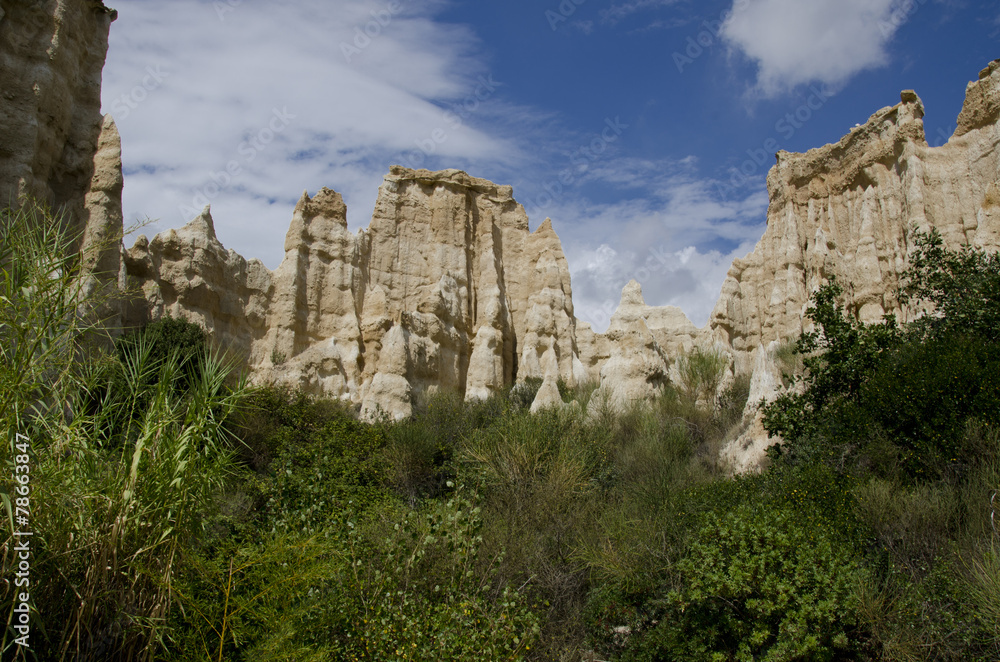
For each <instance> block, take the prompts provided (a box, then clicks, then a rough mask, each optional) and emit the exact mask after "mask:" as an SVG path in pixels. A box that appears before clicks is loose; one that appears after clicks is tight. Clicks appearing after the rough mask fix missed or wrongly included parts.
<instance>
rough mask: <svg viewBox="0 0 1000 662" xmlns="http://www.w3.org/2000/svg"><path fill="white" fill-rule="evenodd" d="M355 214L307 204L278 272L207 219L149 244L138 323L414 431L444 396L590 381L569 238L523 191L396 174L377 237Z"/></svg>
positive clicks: (137, 275)
mask: <svg viewBox="0 0 1000 662" xmlns="http://www.w3.org/2000/svg"><path fill="white" fill-rule="evenodd" d="M346 213H347V209H346V207H345V205H344V202H343V199H342V198H341V196H340V195H339V194H337V193H335V192H333V191H330V190H328V189H324V190H322V191H320V192H319V193H318V194H317V195H316V196H315V197H312V198H310V197H309V196H308V195H305V194H304V195H303V196H302V199H301V200H300V201H299V204H298V205H297V206H296V209H295V212H294V217H293V220H292V224H291V227H290V228H289V231H288V234H287V236H286V240H285V258H284V260H283V261H282V263H281V265H280V266H279V267H278V269H277V270H276V271H275V272H273V273H271V272H270V271H268V270H267V269H266V268H265V267H264V265H262V264H261V263H260V262H258V261H254V260H252V261H250V262H247V261H245V260H244V259H243V258H241V257H240V256H238V255H236V254H235V253H233V252H231V251H229V252H227V251H226V250H225V249H224V248H223V246H222V245H221V244H220V243H219V241H218V239H217V238H216V236H215V230H214V226H213V224H212V218H211V214H210V212H209V210H207V209H206V210H205V212H204V213H203V214H202V215H201V217H199V218H197V219H195V220H194V221H192V222H191V223H190V224H188V225H187V226H186V227H184V228H182V229H181V230H170V231H168V232H165V233H162V234H160V235H158V236H157V237H155V238H154V239H153V240H152V241H150V240H147V239H146V238H144V237H141V238H140V239H139V240H138V241H137V243H136V245H135V247H134V248H132V249H131V250H130V251H129V252H128V255H127V260H126V262H127V271H128V274H129V276H130V277H131V278H132V280H133V282H134V283H135V284H136V285H138V286H139V287H140V288H141V289H142V291H143V293H144V298H145V300H146V302H147V306H146V309H145V311H139V314H138V315H136V316H134V319H132V320H131V322H132V323H133V324H139V323H141V322H142V321H143V320H144V319H155V318H158V317H160V316H162V315H164V314H172V315H176V316H183V317H186V318H188V319H192V320H194V321H196V322H198V323H200V324H202V325H203V326H204V327H205V328H206V329H207V330H209V331H210V332H211V334H212V335H213V337H214V338H216V339H217V340H219V341H220V342H221V343H222V344H223V345H224V346H226V347H229V348H232V349H234V350H236V351H238V352H240V353H241V354H242V355H243V356H245V357H246V359H247V361H248V363H249V365H250V367H251V368H252V369H253V370H254V372H255V374H256V376H257V377H258V379H262V380H269V381H274V382H278V383H287V384H291V385H294V386H296V387H299V388H303V389H305V390H307V391H310V392H314V393H323V394H325V395H330V396H335V397H341V398H345V399H349V400H351V401H353V402H355V403H358V404H360V405H361V406H362V411H363V413H364V414H365V415H366V416H367V417H369V418H371V417H375V416H378V415H380V412H385V413H386V414H388V415H389V416H391V417H393V418H402V417H406V416H409V415H410V412H411V411H412V405H413V403H414V399H415V398H416V397H418V396H419V394H421V393H433V392H435V391H437V390H441V389H449V390H457V391H459V392H461V393H464V394H465V395H466V397H468V398H485V397H488V396H489V395H490V394H491V393H493V392H496V391H498V390H499V389H501V388H503V387H504V386H507V385H510V384H512V383H513V382H514V380H515V378H517V379H522V380H523V379H526V378H529V377H538V378H542V379H548V380H550V381H552V382H553V383H555V381H557V380H558V379H562V380H564V381H565V382H566V383H567V384H570V385H572V384H574V383H576V381H577V380H578V379H583V378H585V376H586V370H585V368H584V366H583V363H582V362H581V360H580V358H579V355H578V352H577V349H576V343H575V328H576V320H575V318H574V317H573V303H572V290H571V288H570V277H569V268H568V266H567V264H566V258H565V256H564V255H563V252H562V246H561V244H560V242H559V238H558V236H556V234H555V231H554V230H553V229H552V223H551V221H548V220H546V221H545V222H544V223H543V224H542V225H541V227H539V228H538V229H537V230H535V232H529V230H528V217H527V215H526V214H525V212H524V208H523V207H521V206H520V205H518V204H517V203H516V202H515V201H514V199H513V197H512V193H511V189H510V187H503V186H497V185H495V184H493V183H491V182H488V181H485V180H482V179H475V178H472V177H469V176H468V175H467V174H465V173H463V172H459V171H457V170H446V171H442V172H429V171H426V170H420V171H414V170H407V169H405V168H401V167H394V168H393V169H392V171H391V173H390V174H389V175H388V176H387V177H386V178H385V182H384V183H383V185H382V187H381V189H380V194H379V198H378V202H377V204H376V207H375V213H374V216H373V218H372V222H371V225H370V226H369V227H368V228H367V229H366V230H361V231H360V232H359V233H358V234H357V235H354V234H351V233H350V232H349V231H348V229H347V217H346ZM548 392H549V391H548V390H546V391H545V392H544V393H548ZM543 397H544V394H543Z"/></svg>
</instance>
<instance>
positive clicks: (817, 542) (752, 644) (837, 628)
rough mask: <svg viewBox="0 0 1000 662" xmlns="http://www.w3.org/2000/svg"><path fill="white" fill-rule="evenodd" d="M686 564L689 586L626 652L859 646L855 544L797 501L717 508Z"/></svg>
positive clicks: (751, 655)
mask: <svg viewBox="0 0 1000 662" xmlns="http://www.w3.org/2000/svg"><path fill="white" fill-rule="evenodd" d="M687 551H688V553H687V555H685V557H684V558H682V559H681V560H680V561H679V562H678V564H677V566H676V573H677V575H678V582H679V583H680V588H679V589H677V590H675V591H672V592H670V593H669V594H668V595H667V597H666V603H667V609H666V612H665V614H664V616H663V617H662V619H661V620H660V623H659V624H658V625H657V626H656V627H655V628H653V630H652V631H651V632H650V633H649V635H648V636H646V637H645V638H644V639H643V640H642V641H641V643H638V644H637V645H635V646H629V651H628V652H627V654H626V655H625V656H624V657H623V659H625V660H706V661H708V660H730V659H736V660H773V661H779V660H801V659H816V660H819V659H833V658H834V657H836V656H837V655H841V654H843V653H844V652H845V651H847V650H849V649H850V647H851V646H852V640H853V639H854V636H853V632H852V630H853V627H854V625H855V618H854V617H853V612H854V598H853V591H854V588H855V586H856V585H857V584H858V583H859V582H861V581H863V574H862V570H861V568H860V567H859V565H858V563H857V561H856V560H854V559H853V558H852V554H851V551H852V550H851V548H850V547H845V546H843V545H841V544H838V543H837V542H836V540H835V539H834V538H833V537H832V536H831V535H829V533H827V532H826V531H825V530H824V529H822V528H819V527H810V526H808V525H803V523H802V521H801V520H800V519H799V518H797V517H795V515H794V514H793V513H792V512H791V511H788V510H764V509H761V508H758V507H754V506H750V505H743V506H741V507H739V508H737V509H736V510H735V511H732V512H730V513H727V514H724V515H717V514H714V513H713V514H709V515H708V516H706V517H705V519H704V521H703V522H702V523H701V525H700V526H699V528H698V529H697V531H696V533H695V535H694V537H693V540H692V542H691V544H690V546H689V547H688V550H687Z"/></svg>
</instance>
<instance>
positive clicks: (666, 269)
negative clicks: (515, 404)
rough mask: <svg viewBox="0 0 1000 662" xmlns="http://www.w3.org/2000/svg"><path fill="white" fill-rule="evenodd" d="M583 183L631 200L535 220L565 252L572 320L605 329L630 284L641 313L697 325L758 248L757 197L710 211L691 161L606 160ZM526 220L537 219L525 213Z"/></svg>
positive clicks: (575, 203)
mask: <svg viewBox="0 0 1000 662" xmlns="http://www.w3.org/2000/svg"><path fill="white" fill-rule="evenodd" d="M586 177H587V183H589V184H591V185H597V184H604V185H608V186H613V187H619V188H627V189H630V190H631V191H632V192H633V195H631V196H629V198H628V199H627V200H625V201H623V202H617V203H610V204H599V203H595V202H593V201H592V200H589V199H587V197H586V196H582V195H581V196H579V197H575V198H567V199H566V200H564V201H562V202H561V204H559V205H557V206H556V207H555V208H554V209H546V210H545V211H546V212H547V213H548V215H549V216H551V217H552V218H553V220H554V222H555V226H554V227H555V229H556V232H558V233H559V234H560V237H561V239H562V241H563V246H564V248H565V250H566V256H567V260H568V261H569V264H570V270H571V272H572V274H573V300H574V302H575V306H576V314H577V317H579V318H580V319H582V320H584V321H587V322H591V323H592V324H593V325H594V327H595V328H596V329H598V330H604V329H605V328H607V325H608V322H609V321H610V317H611V315H612V314H613V313H614V311H615V309H616V308H617V306H618V303H619V299H620V297H621V290H622V288H623V287H624V286H625V284H626V283H627V282H628V281H629V280H631V279H633V278H635V279H637V280H639V282H640V283H641V284H642V286H643V294H644V296H645V298H646V302H647V303H649V304H650V305H674V306H679V307H681V308H682V309H683V310H684V311H685V312H686V313H687V314H688V316H689V317H690V318H691V320H692V321H693V322H694V323H695V324H698V325H699V326H701V325H704V324H705V323H706V322H707V321H708V317H709V314H710V313H711V310H712V307H713V306H714V305H715V301H716V300H717V299H718V297H719V293H720V290H721V287H722V283H723V281H724V280H725V276H726V272H727V271H728V269H729V266H730V265H731V263H732V261H733V259H735V258H736V257H743V256H744V255H746V254H747V253H749V252H750V251H752V250H753V247H754V245H755V243H756V242H757V241H758V240H759V239H760V235H761V233H762V231H763V227H764V220H765V217H766V209H767V195H766V193H764V192H763V191H750V192H748V193H747V194H746V195H745V196H744V197H742V198H740V199H737V200H735V201H730V202H720V201H719V200H718V198H717V196H715V194H714V191H715V184H714V182H711V181H707V180H703V179H700V178H698V175H697V163H696V161H695V160H694V159H684V160H681V161H647V160H638V159H613V160H609V161H607V162H605V163H602V164H600V165H599V166H594V167H592V168H590V170H589V171H588V173H587V175H586ZM582 188H583V189H584V190H586V189H587V187H582ZM528 212H529V214H533V215H534V216H536V217H540V214H539V212H538V211H536V210H533V209H532V208H530V207H529V208H528ZM562 219H571V224H566V223H564V222H563V221H562Z"/></svg>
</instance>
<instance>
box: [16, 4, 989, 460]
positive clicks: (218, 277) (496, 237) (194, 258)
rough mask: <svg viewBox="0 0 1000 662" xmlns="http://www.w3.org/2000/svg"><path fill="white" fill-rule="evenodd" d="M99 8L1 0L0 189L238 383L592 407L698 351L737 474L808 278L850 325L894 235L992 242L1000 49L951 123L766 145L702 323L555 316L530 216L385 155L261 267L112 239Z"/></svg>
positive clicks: (136, 311)
mask: <svg viewBox="0 0 1000 662" xmlns="http://www.w3.org/2000/svg"><path fill="white" fill-rule="evenodd" d="M114 19H115V12H114V11H113V10H110V9H108V8H107V7H105V6H104V5H103V3H102V2H100V1H99V0H75V1H74V0H46V1H43V2H35V3H24V2H15V1H14V0H0V62H2V63H3V67H2V68H0V85H2V88H3V89H4V95H2V96H0V135H3V136H4V144H3V147H2V148H0V196H3V197H4V198H6V200H7V201H8V202H11V203H12V202H15V201H17V200H21V199H24V198H25V197H34V198H36V199H39V200H42V201H44V202H47V203H49V204H51V205H53V206H55V207H59V208H62V209H64V210H65V212H66V218H67V221H68V222H69V223H70V224H72V225H74V226H75V227H76V228H78V229H80V230H81V231H82V236H83V242H82V244H83V245H82V249H83V253H84V256H85V258H84V259H85V266H86V267H87V269H88V271H89V272H90V273H91V274H92V282H94V283H95V286H101V285H102V284H103V285H111V284H118V285H120V286H126V287H128V288H130V291H136V292H139V293H140V296H137V297H135V298H134V299H133V300H131V301H129V302H128V305H126V306H125V307H124V308H123V309H122V310H120V311H116V312H117V313H118V314H119V317H120V320H121V321H122V323H123V324H124V325H126V326H138V325H140V324H142V323H144V322H146V321H149V320H152V319H157V318H160V317H162V316H164V315H167V314H170V315H174V316H177V317H184V318H187V319H190V320H193V321H195V322H197V323H199V324H201V325H202V326H203V327H205V328H206V329H207V330H208V331H209V332H210V333H211V335H212V337H213V339H214V340H215V341H216V342H217V343H219V344H220V345H221V346H224V347H226V348H227V349H229V350H230V351H232V352H233V353H235V354H236V355H239V356H241V357H243V358H244V359H245V360H246V363H247V365H248V366H249V367H250V368H251V370H252V374H253V375H254V378H255V379H256V380H258V381H270V382H276V383H285V384H289V385H293V386H296V387H300V388H303V389H305V390H307V391H310V392H313V393H318V394H319V393H321V394H324V395H328V396H334V397H340V398H343V399H345V400H349V401H351V402H353V403H355V404H356V405H357V406H359V408H360V409H361V411H362V412H363V413H364V415H366V416H367V417H369V418H371V417H376V416H380V415H382V414H385V415H388V416H389V417H392V418H404V417H407V416H409V415H410V414H411V413H412V410H413V406H414V403H415V402H416V400H417V399H419V397H420V396H421V394H427V393H433V392H435V391H439V390H454V391H458V392H460V393H463V394H464V395H465V397H466V398H468V399H475V398H485V397H488V396H489V395H490V394H491V393H494V392H496V391H498V390H499V389H501V388H504V387H506V386H509V385H511V384H512V383H514V382H516V381H524V380H525V379H528V378H538V379H541V380H542V386H541V388H540V389H539V391H538V395H537V397H536V399H535V402H534V404H533V406H532V410H534V411H537V410H539V409H542V408H545V407H553V406H562V401H561V398H560V397H559V388H558V385H559V382H560V381H562V382H564V383H565V384H567V385H570V386H572V385H574V384H577V383H581V382H587V381H591V382H598V383H599V388H598V391H597V393H596V398H595V401H603V402H608V403H611V404H613V405H614V406H626V405H628V404H631V403H632V402H635V401H637V400H645V399H650V398H652V397H655V395H656V394H657V393H659V392H661V391H662V389H663V388H664V386H665V385H666V384H667V383H669V382H670V381H672V380H673V381H676V380H677V378H678V375H677V374H676V365H675V362H676V359H677V357H678V356H680V355H681V354H683V353H685V352H689V351H691V350H692V349H693V348H695V347H702V348H712V349H713V350H714V351H717V352H721V353H724V354H727V355H728V356H729V357H730V358H731V361H730V363H731V369H730V374H732V372H733V371H736V372H744V373H751V374H752V379H751V399H750V404H748V407H747V411H746V416H745V423H746V430H745V431H744V433H743V434H742V435H741V436H740V437H739V438H738V439H736V440H735V441H734V442H733V443H732V444H730V445H729V447H727V448H726V449H724V452H723V455H724V457H725V458H726V459H727V460H728V461H729V462H730V464H731V466H732V467H733V469H734V470H738V471H742V470H751V469H753V468H754V467H755V466H757V465H758V464H759V462H760V460H761V458H762V457H763V452H764V450H765V449H766V447H767V445H768V444H769V443H772V441H773V440H769V439H768V438H767V435H766V433H764V431H763V430H762V428H761V426H760V420H759V418H757V416H756V409H755V404H756V403H757V402H758V401H759V400H760V399H762V398H764V399H766V398H771V397H774V395H775V394H776V393H777V392H779V391H780V389H781V388H782V386H781V381H782V380H781V376H780V370H779V368H778V366H777V364H776V361H775V349H776V348H777V347H778V345H779V344H780V343H782V342H785V341H788V340H790V339H793V338H795V337H796V336H797V335H798V334H799V333H800V332H801V331H803V330H804V329H805V328H806V320H805V318H804V312H805V309H806V307H807V305H808V300H809V297H810V295H811V294H812V292H814V291H815V290H816V289H817V288H818V287H819V286H820V285H822V284H823V283H825V282H827V281H828V280H829V278H830V277H831V276H836V277H837V278H838V280H839V281H840V282H842V283H844V284H847V285H849V287H848V291H847V297H848V301H849V307H850V309H851V310H853V311H854V312H855V313H856V314H857V315H858V316H859V317H860V318H861V319H863V320H865V321H874V320H877V319H879V318H881V317H882V316H883V315H885V314H887V313H894V314H897V316H899V317H901V318H902V319H904V320H905V319H909V318H911V317H912V315H913V312H912V311H908V310H905V309H903V308H901V307H900V305H899V302H898V301H896V299H895V298H894V292H895V291H896V288H897V286H898V284H899V277H900V273H901V272H902V271H903V269H905V266H906V260H907V254H908V251H909V247H910V244H909V242H910V240H911V235H910V230H911V229H913V228H917V229H924V230H926V229H929V228H932V227H933V228H937V229H938V230H939V231H940V232H941V233H942V235H943V236H944V238H945V241H946V243H947V244H948V245H949V246H951V247H955V246H959V245H962V244H966V243H970V244H973V245H977V246H982V247H985V248H988V249H991V250H995V249H997V248H1000V150H998V145H1000V129H998V121H1000V61H997V62H993V63H991V64H990V65H989V66H988V67H987V68H986V69H984V70H983V71H982V72H981V73H980V75H979V79H978V80H977V81H974V82H972V83H970V84H969V86H968V89H967V93H966V100H965V105H964V107H963V109H962V112H961V114H960V116H959V118H958V127H957V129H956V131H955V134H954V136H952V138H951V139H950V140H949V141H948V143H947V144H945V145H943V146H940V147H930V146H929V145H928V144H927V142H926V140H925V137H924V128H923V120H922V118H923V114H924V108H923V104H922V103H921V101H920V99H919V97H918V96H917V95H916V93H915V92H912V91H904V92H903V93H902V95H901V102H900V103H899V104H897V105H895V106H892V107H888V108H884V109H882V110H880V111H878V112H877V113H875V114H874V115H872V116H871V118H870V119H869V120H868V121H867V122H866V123H865V124H864V125H862V126H858V127H855V128H854V129H853V130H851V131H850V132H849V134H848V135H846V136H845V137H844V138H843V139H842V140H840V141H839V142H838V143H836V144H832V145H827V146H825V147H821V148H818V149H813V150H810V151H809V152H806V153H805V154H791V153H788V152H779V153H778V154H777V160H776V165H775V167H774V168H772V170H771V171H770V173H769V174H768V180H767V184H768V190H769V194H770V201H771V202H770V208H769V210H768V217H767V228H766V230H765V232H764V235H763V237H762V238H761V240H760V242H759V243H758V245H757V247H756V248H755V250H754V251H753V252H752V253H751V254H750V255H748V256H746V257H745V258H742V259H739V260H736V261H735V262H734V264H733V265H732V268H731V269H730V271H729V274H728V276H727V279H726V282H725V284H724V285H723V289H722V294H721V296H720V298H719V300H718V302H717V304H716V306H715V309H714V311H713V313H712V316H711V319H710V322H709V324H708V325H707V326H706V327H705V328H704V329H697V328H695V327H694V325H692V324H691V322H690V321H689V320H688V319H687V318H686V317H685V316H684V314H683V313H682V312H681V311H679V310H678V309H675V308H669V307H653V306H647V305H646V304H645V302H644V300H643V298H642V291H641V287H640V285H639V284H638V283H636V282H632V283H629V284H628V285H627V286H626V287H625V289H624V291H623V294H622V302H621V304H620V306H619V309H618V311H617V312H616V313H615V315H614V317H613V319H612V324H611V327H610V328H609V330H608V332H607V333H604V334H599V333H595V332H594V331H593V329H592V328H591V327H590V325H589V324H586V323H584V322H580V321H578V320H576V319H575V318H574V315H573V302H572V289H571V284H570V274H569V270H568V267H567V264H566V259H565V256H564V254H563V251H562V248H561V245H560V242H559V238H558V236H557V235H556V233H555V231H554V229H553V226H552V223H551V222H550V221H548V220H546V221H545V222H544V223H543V224H542V225H541V226H540V227H539V228H538V229H537V230H535V231H534V232H531V231H530V230H529V227H528V219H527V216H526V215H525V212H524V209H523V207H521V206H520V205H518V204H517V202H516V201H515V200H514V198H513V194H512V191H511V189H510V187H505V186H498V185H496V184H493V183H491V182H488V181H485V180H482V179H476V178H473V177H470V176H469V175H467V174H466V173H464V172H460V171H457V170H445V171H440V172H429V171H426V170H418V171H414V170H407V169H405V168H400V167H394V168H392V170H391V172H390V173H389V174H388V175H387V176H386V178H385V180H384V182H383V184H382V187H381V189H380V192H379V197H378V202H377V204H376V208H375V212H374V214H373V217H372V222H371V224H370V226H369V227H368V228H367V229H364V230H361V231H359V232H357V233H351V232H350V231H349V230H348V228H347V222H346V207H345V205H344V202H343V199H342V198H341V196H340V195H339V194H337V193H335V192H334V191H331V190H329V189H323V190H321V191H319V192H318V193H317V194H316V195H315V196H309V195H308V194H303V196H302V198H301V199H300V201H299V203H298V205H297V206H296V208H295V211H294V214H293V219H292V223H291V225H290V227H289V230H288V233H287V236H286V240H285V257H284V260H283V261H282V263H281V265H280V266H279V267H278V269H276V270H275V271H273V272H272V271H271V270H269V269H267V268H266V267H265V266H264V265H263V264H262V263H261V262H259V261H257V260H249V261H248V260H246V259H244V258H243V257H241V256H239V255H238V254H236V253H235V252H233V251H230V250H226V249H225V247H224V246H223V245H222V244H221V242H219V240H218V238H217V236H216V233H215V227H214V222H213V219H212V216H211V212H210V210H209V209H207V208H206V210H205V211H204V212H203V213H202V214H201V215H199V216H198V217H197V218H195V219H194V220H192V221H191V222H190V223H189V224H188V225H187V226H185V227H183V228H180V229H177V230H169V231H167V232H164V233H161V234H159V235H157V236H156V237H154V238H152V239H147V238H145V237H140V238H139V239H138V240H137V241H136V243H135V245H134V246H133V247H132V248H131V249H129V250H118V249H117V248H116V246H117V237H118V236H119V235H120V233H121V232H122V214H121V191H122V184H123V181H122V174H121V173H122V169H121V142H120V139H119V136H118V132H117V129H116V128H115V126H114V122H113V120H111V118H110V117H106V118H102V117H101V116H100V112H99V108H100V82H101V69H102V67H103V63H104V58H105V55H106V52H107V36H108V30H109V27H110V23H111V22H112V21H113V20H114Z"/></svg>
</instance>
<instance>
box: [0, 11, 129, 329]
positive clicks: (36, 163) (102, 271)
mask: <svg viewBox="0 0 1000 662" xmlns="http://www.w3.org/2000/svg"><path fill="white" fill-rule="evenodd" d="M116 17H117V13H116V12H115V11H114V10H112V9H108V8H107V7H105V6H104V4H103V3H102V2H100V0H47V1H41V0H40V1H38V2H24V1H18V0H0V91H2V94H0V136H2V139H0V204H3V205H12V204H17V203H19V202H22V201H25V200H29V199H30V200H34V201H37V202H40V203H43V204H46V205H48V206H50V207H51V208H52V209H53V210H55V211H57V212H60V213H61V214H62V218H63V220H64V222H65V223H66V225H67V227H68V229H69V230H70V232H71V233H73V235H74V236H76V237H79V240H80V241H79V246H78V247H79V248H80V249H81V251H82V255H83V257H84V264H83V266H84V269H85V271H86V272H87V273H89V274H91V275H92V277H91V278H90V279H89V280H88V287H87V290H88V291H90V292H95V291H96V290H97V289H98V288H103V289H104V292H103V293H102V299H106V298H107V296H108V295H109V294H110V291H111V289H112V288H113V287H114V286H115V284H116V283H117V281H118V276H119V270H120V264H121V263H120V251H119V245H120V242H121V233H122V210H121V193H122V167H121V142H120V139H119V136H118V131H117V129H116V127H115V125H114V122H113V121H112V120H111V118H110V116H109V117H106V118H104V117H102V116H101V113H100V110H101V76H102V70H103V68H104V61H105V57H106V56H107V51H108V33H109V30H110V28H111V23H112V22H113V21H114V20H115V18H116ZM100 314H101V315H102V316H103V317H106V318H108V319H109V320H110V321H111V322H112V325H113V326H114V325H115V324H116V321H117V317H118V309H117V304H115V305H112V306H110V307H107V306H105V307H102V309H101V310H100Z"/></svg>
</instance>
